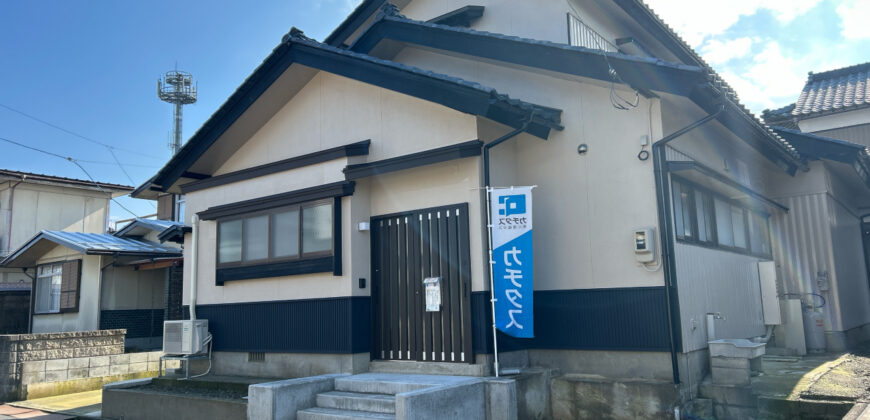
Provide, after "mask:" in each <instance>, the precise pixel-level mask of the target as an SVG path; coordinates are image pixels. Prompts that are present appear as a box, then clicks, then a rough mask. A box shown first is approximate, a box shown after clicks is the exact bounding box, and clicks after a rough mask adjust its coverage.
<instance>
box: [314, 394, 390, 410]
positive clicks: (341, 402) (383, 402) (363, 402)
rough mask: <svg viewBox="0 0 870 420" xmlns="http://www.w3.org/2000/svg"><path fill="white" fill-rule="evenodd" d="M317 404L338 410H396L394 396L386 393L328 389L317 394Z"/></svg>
mask: <svg viewBox="0 0 870 420" xmlns="http://www.w3.org/2000/svg"><path fill="white" fill-rule="evenodd" d="M317 406H318V407H322V408H334V409H339V410H354V411H369V412H373V413H385V414H394V413H395V412H396V397H395V395H387V394H363V393H359V392H345V391H330V392H324V393H322V394H318V395H317Z"/></svg>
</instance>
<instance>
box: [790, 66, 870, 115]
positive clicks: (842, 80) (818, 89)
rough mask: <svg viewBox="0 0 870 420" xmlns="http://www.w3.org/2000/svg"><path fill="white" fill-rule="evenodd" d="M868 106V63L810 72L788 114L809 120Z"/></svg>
mask: <svg viewBox="0 0 870 420" xmlns="http://www.w3.org/2000/svg"><path fill="white" fill-rule="evenodd" d="M867 106H870V62H868V63H863V64H857V65H854V66H849V67H844V68H841V69H836V70H831V71H826V72H822V73H810V75H809V77H808V78H807V83H806V84H805V85H804V88H803V90H802V91H801V94H800V97H798V100H797V102H796V103H795V108H794V110H792V111H791V114H792V115H794V116H798V117H810V116H813V117H814V116H818V115H823V114H830V113H834V112H841V111H851V110H853V109H858V108H863V107H867Z"/></svg>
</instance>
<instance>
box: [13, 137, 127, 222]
mask: <svg viewBox="0 0 870 420" xmlns="http://www.w3.org/2000/svg"><path fill="white" fill-rule="evenodd" d="M0 140H2V141H5V142H7V143H11V144H14V145H16V146H19V147H23V148H25V149H30V150H33V151H35V152H39V153H44V154H46V155H49V156H54V157H56V158H60V159H63V160H65V161H68V162H70V163H72V164H73V165H76V166H78V168H79V169H81V170H82V172H84V173H85V175H87V177H88V179H90V180H91V183H92V184H94V186H95V187H97V189H99V190H100V192H102V193H104V194H107V195H108V196H109V199H110V200H112V201H114V202H115V204H117V205H118V206H119V207H121V208H122V209H124V210H126V211H127V213H130V214H132V215H133V217H137V218H138V217H139V215H137V214H136V213H134V212H133V211H132V210H130V209H128V208H127V206H125V205H123V204H121V202H120V201H118V200H115V197H112V195H111V194H109V192H108V191H106V190H104V189H103V187H102V186H101V185H100V184H99V183H98V182H97V181H96V180H94V177H92V176H91V174H90V173H89V172H88V171H87V170H86V169H85V167H84V166H82V165H81V164H80V163H79V162H78V161H77V160H76V159H73V158H71V157H69V156H63V155H59V154H57V153H53V152H49V151H47V150H42V149H37V148H36V147H32V146H28V145H26V144H23V143H19V142H17V141H15V140H10V139H7V138H3V137H0Z"/></svg>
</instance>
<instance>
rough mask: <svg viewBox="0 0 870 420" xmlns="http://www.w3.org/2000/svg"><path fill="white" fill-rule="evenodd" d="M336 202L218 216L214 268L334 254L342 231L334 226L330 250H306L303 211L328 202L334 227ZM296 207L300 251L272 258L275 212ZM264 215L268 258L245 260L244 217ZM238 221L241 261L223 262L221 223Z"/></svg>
mask: <svg viewBox="0 0 870 420" xmlns="http://www.w3.org/2000/svg"><path fill="white" fill-rule="evenodd" d="M334 201H335V200H334V198H325V199H320V200H313V201H307V202H304V203H298V204H293V205H289V206H281V207H276V208H271V209H266V210H260V211H255V212H250V213H243V214H238V215H233V216H227V217H221V218H218V219H216V220H215V228H216V229H215V230H216V234H215V267H216V268H217V269H222V268H234V267H253V266H258V265H264V264H272V263H281V262H290V261H306V260H314V259H318V258H323V257H331V256H333V255H334V254H335V248H336V246H335V237H336V235H340V234H341V232H335V229H334V228H333V231H332V237H331V240H330V249H329V250H324V251H314V252H305V250H304V249H303V247H302V240H303V235H302V233H303V224H302V213H303V211H304V209H306V208H311V207H317V206H322V205H328V206H329V208H330V214H331V215H332V218H333V220H332V221H331V222H332V225H333V226H335V220H334V219H335V202H334ZM293 210H296V211H297V213H298V215H297V217H298V218H299V234H298V238H297V247H298V252H297V254H296V255H291V256H285V257H273V249H272V248H273V247H272V235H273V232H272V227H273V219H274V215H276V214H278V213H285V212H287V211H293ZM263 215H266V216H268V217H267V219H266V220H267V221H266V225H267V233H268V235H267V237H266V238H265V240H266V255H267V257H266V258H260V259H256V260H248V261H246V260H245V256H246V253H245V226H246V223H245V220H246V219H252V218H255V217H259V216H263ZM236 220H241V221H242V229H241V233H240V238H241V245H240V246H241V257H240V259H239V261H229V262H221V261H220V244H221V234H220V232H221V229H220V225H221V223H225V222H231V221H236Z"/></svg>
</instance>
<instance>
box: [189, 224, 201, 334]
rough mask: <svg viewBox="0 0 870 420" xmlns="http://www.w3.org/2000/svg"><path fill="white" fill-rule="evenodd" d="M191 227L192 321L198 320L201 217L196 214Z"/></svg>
mask: <svg viewBox="0 0 870 420" xmlns="http://www.w3.org/2000/svg"><path fill="white" fill-rule="evenodd" d="M191 225H193V227H192V229H191V231H190V233H191V236H193V238H192V239H191V241H190V320H191V321H194V320H196V274H197V272H196V268H197V262H198V261H197V259H198V257H199V255H198V254H197V252H196V248H197V242H199V215H198V214H194V215H193V216H192V217H191Z"/></svg>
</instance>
